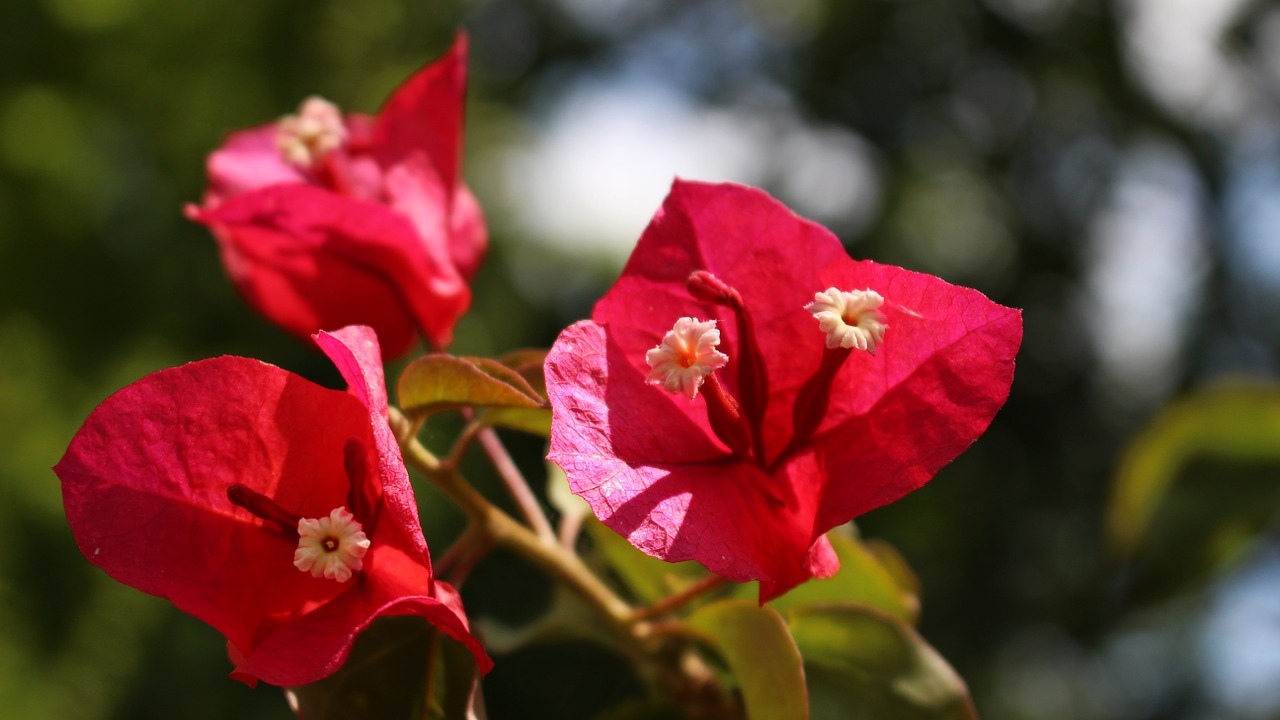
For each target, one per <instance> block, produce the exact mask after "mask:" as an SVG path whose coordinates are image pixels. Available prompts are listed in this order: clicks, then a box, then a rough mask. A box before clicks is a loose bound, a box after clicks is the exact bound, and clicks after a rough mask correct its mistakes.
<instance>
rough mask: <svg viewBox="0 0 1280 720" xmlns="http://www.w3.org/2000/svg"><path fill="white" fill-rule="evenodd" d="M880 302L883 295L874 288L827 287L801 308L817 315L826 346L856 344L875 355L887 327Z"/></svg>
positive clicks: (850, 346) (854, 345)
mask: <svg viewBox="0 0 1280 720" xmlns="http://www.w3.org/2000/svg"><path fill="white" fill-rule="evenodd" d="M883 304H884V298H882V297H880V293H878V292H876V291H874V290H861V291H858V290H854V291H853V292H846V291H843V290H838V289H836V288H827V290H826V292H820V293H815V294H814V296H813V302H811V303H809V304H808V305H805V306H804V309H805V310H808V311H809V312H811V313H813V316H814V317H816V318H818V329H819V330H821V331H822V332H824V333H826V334H827V347H828V348H837V347H842V348H846V349H848V348H858V349H859V350H866V351H867V352H869V353H871V354H872V355H875V354H876V346H877V345H880V344H881V343H883V342H884V331H885V330H886V329H888V327H889V326H888V325H886V324H885V322H884V320H885V318H884V314H883V313H881V312H880V310H879V309H878V308H879V307H880V306H881V305H883Z"/></svg>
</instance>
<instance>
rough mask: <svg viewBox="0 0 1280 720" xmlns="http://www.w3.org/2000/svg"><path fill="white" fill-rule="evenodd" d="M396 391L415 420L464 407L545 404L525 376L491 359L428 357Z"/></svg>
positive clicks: (411, 366) (416, 363)
mask: <svg viewBox="0 0 1280 720" xmlns="http://www.w3.org/2000/svg"><path fill="white" fill-rule="evenodd" d="M397 392H398V397H399V400H400V406H401V408H402V409H403V410H404V411H405V413H407V414H408V415H410V416H414V417H422V416H424V415H429V414H431V413H435V412H440V411H443V410H454V409H457V408H462V407H499V408H540V407H542V405H543V400H542V398H541V397H540V396H539V395H538V392H537V391H536V390H534V389H533V388H532V387H531V386H530V385H529V383H528V381H527V380H525V379H524V377H523V376H521V375H520V374H519V373H518V372H516V371H515V370H512V369H511V368H509V367H507V366H505V365H503V364H502V363H500V362H498V361H496V360H490V359H488V358H460V357H453V356H452V355H426V356H424V357H421V358H418V359H417V360H414V361H413V362H412V363H410V364H409V366H408V367H406V368H405V369H404V372H403V373H401V374H400V381H399V384H398V386H397Z"/></svg>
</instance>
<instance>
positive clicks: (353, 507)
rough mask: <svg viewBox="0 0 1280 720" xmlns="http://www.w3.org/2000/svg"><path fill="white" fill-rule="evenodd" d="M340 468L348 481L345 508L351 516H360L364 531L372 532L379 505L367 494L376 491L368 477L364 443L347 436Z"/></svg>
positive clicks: (366, 453)
mask: <svg viewBox="0 0 1280 720" xmlns="http://www.w3.org/2000/svg"><path fill="white" fill-rule="evenodd" d="M342 469H343V470H344V471H345V472H346V474H347V481H348V482H349V483H350V485H349V487H348V489H347V508H348V509H349V510H350V511H351V514H352V515H353V516H355V517H357V518H361V522H363V523H364V524H365V527H366V530H365V532H366V533H369V532H373V526H374V525H375V524H376V523H377V510H378V509H380V505H379V504H378V503H377V502H376V495H375V496H372V497H371V496H370V495H369V493H375V492H376V489H375V488H376V487H377V484H376V483H374V482H372V481H371V480H370V479H369V477H370V473H369V453H368V451H367V450H366V449H365V446H364V443H361V442H360V441H359V440H357V439H355V438H347V442H346V444H345V445H343V446H342Z"/></svg>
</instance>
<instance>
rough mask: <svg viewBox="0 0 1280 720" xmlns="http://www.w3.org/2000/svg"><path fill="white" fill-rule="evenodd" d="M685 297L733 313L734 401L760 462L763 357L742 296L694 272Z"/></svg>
mask: <svg viewBox="0 0 1280 720" xmlns="http://www.w3.org/2000/svg"><path fill="white" fill-rule="evenodd" d="M685 287H686V288H688V290H689V294H690V295H693V296H694V297H695V298H697V299H698V300H701V301H703V302H709V303H714V304H716V305H719V306H721V307H725V308H728V309H730V310H732V311H733V313H734V320H735V325H736V327H737V330H738V342H737V348H736V349H735V351H734V353H733V358H734V361H735V362H736V364H737V370H738V399H739V402H740V403H741V413H742V415H743V416H744V417H745V418H746V421H747V426H748V427H749V428H750V431H751V432H750V436H751V444H752V448H753V451H754V453H755V457H756V458H757V460H758V461H759V462H763V461H764V413H765V408H766V406H767V405H768V402H769V375H768V373H767V372H766V370H765V365H764V356H763V355H761V354H760V348H759V346H758V345H757V344H756V337H755V331H754V330H753V329H752V324H751V316H750V313H749V312H748V311H747V307H746V305H744V304H743V302H742V294H741V293H739V292H738V291H737V290H735V289H734V288H732V287H730V286H729V285H728V284H726V283H725V282H724V281H723V280H721V279H720V278H718V277H716V276H715V275H712V274H711V273H710V272H707V271H706V270H695V271H693V272H692V273H690V274H689V278H688V280H686V281H685Z"/></svg>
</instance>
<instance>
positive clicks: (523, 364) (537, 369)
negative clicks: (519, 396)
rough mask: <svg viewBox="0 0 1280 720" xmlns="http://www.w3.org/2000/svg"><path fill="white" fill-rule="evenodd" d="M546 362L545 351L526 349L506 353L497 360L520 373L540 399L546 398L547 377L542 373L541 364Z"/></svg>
mask: <svg viewBox="0 0 1280 720" xmlns="http://www.w3.org/2000/svg"><path fill="white" fill-rule="evenodd" d="M546 360H547V351H546V350H538V349H533V348H527V349H524V350H516V351H514V352H510V353H507V354H506V355H503V356H502V357H501V358H499V360H498V361H499V362H501V363H502V364H503V365H506V366H507V367H509V368H511V369H512V370H515V371H516V372H517V373H520V377H523V378H524V379H525V380H526V381H527V382H528V383H529V386H530V387H531V388H533V389H534V390H535V391H536V392H537V393H538V396H539V397H541V398H546V397H547V376H546V375H545V374H544V373H543V370H542V364H543V363H544V362H546Z"/></svg>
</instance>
